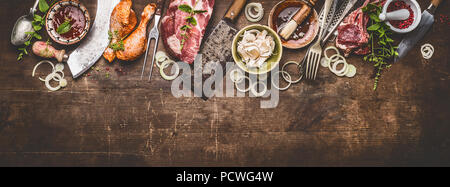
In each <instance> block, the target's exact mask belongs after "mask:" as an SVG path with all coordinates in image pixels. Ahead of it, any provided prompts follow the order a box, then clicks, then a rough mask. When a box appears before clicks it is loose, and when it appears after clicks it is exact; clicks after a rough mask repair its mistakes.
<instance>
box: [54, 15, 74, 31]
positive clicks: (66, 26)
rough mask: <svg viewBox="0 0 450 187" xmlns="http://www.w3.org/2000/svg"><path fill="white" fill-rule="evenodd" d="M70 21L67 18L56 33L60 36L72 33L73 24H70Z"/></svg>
mask: <svg viewBox="0 0 450 187" xmlns="http://www.w3.org/2000/svg"><path fill="white" fill-rule="evenodd" d="M70 21H71V20H70V19H68V18H66V19H65V21H64V22H63V23H62V24H61V25H59V26H58V28H57V29H56V32H57V33H58V34H65V33H67V32H69V31H70V29H72V24H70Z"/></svg>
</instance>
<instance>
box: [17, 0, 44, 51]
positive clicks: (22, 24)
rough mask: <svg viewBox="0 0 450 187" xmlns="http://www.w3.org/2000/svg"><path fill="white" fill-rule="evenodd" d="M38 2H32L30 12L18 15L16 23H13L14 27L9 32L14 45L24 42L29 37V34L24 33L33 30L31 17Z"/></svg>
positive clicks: (37, 0)
mask: <svg viewBox="0 0 450 187" xmlns="http://www.w3.org/2000/svg"><path fill="white" fill-rule="evenodd" d="M38 4H39V0H36V2H35V3H34V6H33V8H31V9H30V13H29V14H28V15H25V16H22V17H20V18H19V19H18V20H17V21H16V24H15V25H14V28H13V30H12V34H11V43H12V44H13V45H15V46H20V45H23V44H25V42H26V41H28V39H30V37H31V36H30V35H29V34H26V33H27V32H32V31H34V29H33V25H32V22H33V17H34V13H35V12H36V9H37V6H38Z"/></svg>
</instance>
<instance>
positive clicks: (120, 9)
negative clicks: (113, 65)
mask: <svg viewBox="0 0 450 187" xmlns="http://www.w3.org/2000/svg"><path fill="white" fill-rule="evenodd" d="M132 4H133V2H132V1H131V0H121V1H120V3H119V4H117V5H116V7H114V10H113V12H112V13H111V22H110V28H109V31H110V33H111V37H112V38H111V43H116V42H118V41H119V40H121V39H123V38H124V37H125V36H127V35H128V34H130V33H131V32H132V31H133V29H134V27H136V24H137V18H136V13H135V12H134V11H133V9H131V6H132ZM103 57H105V59H106V60H108V61H109V62H112V61H113V60H114V59H115V58H116V53H115V51H114V50H113V49H111V48H109V47H108V48H107V49H106V50H105V52H104V53H103Z"/></svg>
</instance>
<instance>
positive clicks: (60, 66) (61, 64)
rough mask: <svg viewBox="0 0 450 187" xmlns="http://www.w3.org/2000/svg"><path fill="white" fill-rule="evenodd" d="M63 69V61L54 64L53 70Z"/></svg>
mask: <svg viewBox="0 0 450 187" xmlns="http://www.w3.org/2000/svg"><path fill="white" fill-rule="evenodd" d="M63 70H64V64H63V63H57V64H56V65H55V71H60V72H62V71H63ZM63 77H64V76H63Z"/></svg>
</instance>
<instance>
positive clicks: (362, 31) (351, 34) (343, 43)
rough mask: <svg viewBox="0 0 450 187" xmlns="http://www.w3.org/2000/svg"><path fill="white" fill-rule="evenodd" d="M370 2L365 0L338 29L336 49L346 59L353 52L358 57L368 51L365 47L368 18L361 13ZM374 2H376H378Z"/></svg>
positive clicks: (367, 34)
mask: <svg viewBox="0 0 450 187" xmlns="http://www.w3.org/2000/svg"><path fill="white" fill-rule="evenodd" d="M370 1H371V0H366V1H365V2H364V5H363V6H361V7H360V8H358V9H356V10H355V11H353V12H352V13H350V14H349V15H348V16H347V17H346V18H345V19H344V20H343V21H342V23H341V24H340V25H339V27H338V37H337V39H336V47H337V48H339V49H341V50H343V51H344V55H345V56H346V57H347V56H348V55H350V53H352V52H353V51H356V52H355V53H356V54H360V55H364V54H367V52H368V51H370V50H367V47H366V46H365V45H366V44H367V43H368V42H369V37H370V36H369V33H368V32H367V22H368V21H369V16H368V15H367V14H364V12H363V11H362V8H363V7H365V6H367V4H369V2H370ZM374 2H378V0H376V1H374Z"/></svg>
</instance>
